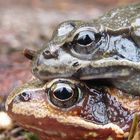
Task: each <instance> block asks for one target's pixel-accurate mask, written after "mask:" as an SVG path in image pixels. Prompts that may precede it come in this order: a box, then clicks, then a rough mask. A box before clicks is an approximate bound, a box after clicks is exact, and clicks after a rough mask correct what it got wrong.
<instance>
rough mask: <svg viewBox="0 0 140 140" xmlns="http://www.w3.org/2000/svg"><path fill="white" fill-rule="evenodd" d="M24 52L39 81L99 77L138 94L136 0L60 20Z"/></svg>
mask: <svg viewBox="0 0 140 140" xmlns="http://www.w3.org/2000/svg"><path fill="white" fill-rule="evenodd" d="M24 55H25V56H26V57H27V58H29V59H30V60H31V62H32V73H33V75H34V76H35V77H37V78H38V79H40V80H42V81H47V80H49V79H53V78H77V79H79V80H83V81H85V80H95V81H97V80H100V79H103V80H105V81H107V82H106V83H110V84H111V85H113V86H115V87H116V88H118V89H120V90H122V91H124V92H128V93H130V94H135V95H140V86H139V84H140V2H138V3H134V4H130V5H128V6H122V7H120V8H116V9H113V10H111V11H109V12H107V13H105V14H104V15H103V16H101V17H99V18H97V19H93V20H90V21H82V20H69V21H65V22H62V23H61V24H59V25H58V26H57V27H56V29H55V31H54V32H53V35H52V37H51V39H50V40H49V41H47V42H46V44H45V45H44V46H43V47H42V48H41V49H38V50H30V49H25V50H24Z"/></svg>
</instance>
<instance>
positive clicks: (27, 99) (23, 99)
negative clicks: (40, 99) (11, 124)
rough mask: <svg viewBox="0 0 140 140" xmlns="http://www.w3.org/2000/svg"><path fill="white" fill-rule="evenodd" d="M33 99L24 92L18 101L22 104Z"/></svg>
mask: <svg viewBox="0 0 140 140" xmlns="http://www.w3.org/2000/svg"><path fill="white" fill-rule="evenodd" d="M30 99H31V95H30V93H29V92H22V93H21V94H19V95H18V100H20V101H22V102H27V101H29V100H30Z"/></svg>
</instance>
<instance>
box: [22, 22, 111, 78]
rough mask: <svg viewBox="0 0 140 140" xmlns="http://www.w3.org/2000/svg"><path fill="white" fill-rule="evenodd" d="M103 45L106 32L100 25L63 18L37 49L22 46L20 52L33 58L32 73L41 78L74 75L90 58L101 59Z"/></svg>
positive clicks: (89, 61)
mask: <svg viewBox="0 0 140 140" xmlns="http://www.w3.org/2000/svg"><path fill="white" fill-rule="evenodd" d="M107 47H108V35H107V34H106V33H105V32H102V28H101V26H100V25H98V24H96V23H94V26H93V23H88V22H82V21H67V22H64V23H61V24H60V25H59V26H58V27H57V28H56V30H55V31H54V33H53V35H52V38H51V40H50V41H49V42H48V43H47V44H46V45H45V46H44V47H43V48H42V49H41V50H39V51H37V52H34V53H33V52H32V51H29V50H27V49H26V50H25V51H24V54H25V56H26V57H28V58H29V59H32V61H33V67H32V71H33V74H34V75H35V76H36V77H38V78H39V79H41V80H48V79H52V78H57V77H62V78H65V77H75V76H76V75H77V73H79V74H80V72H79V71H80V70H81V69H82V68H85V67H86V66H89V65H90V64H91V61H92V60H99V59H102V58H103V55H104V53H105V50H106V49H107ZM83 71H85V70H82V72H83ZM82 72H81V74H82ZM81 76H82V75H81Z"/></svg>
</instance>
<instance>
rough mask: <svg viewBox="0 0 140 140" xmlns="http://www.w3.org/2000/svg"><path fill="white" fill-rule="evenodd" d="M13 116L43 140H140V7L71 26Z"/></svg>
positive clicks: (18, 92)
mask: <svg viewBox="0 0 140 140" xmlns="http://www.w3.org/2000/svg"><path fill="white" fill-rule="evenodd" d="M24 54H25V56H26V57H27V58H29V59H30V60H32V64H33V65H32V71H33V74H34V75H35V77H36V78H34V79H33V80H31V81H29V82H28V83H26V84H24V85H23V86H21V87H18V88H16V89H15V90H14V91H13V92H12V93H11V94H10V95H9V97H8V99H7V102H6V108H7V111H8V113H9V115H10V116H11V117H12V118H13V119H14V120H16V121H17V122H18V123H19V124H20V125H21V126H23V127H24V128H26V129H28V130H32V131H34V132H36V133H37V134H39V135H40V138H41V139H42V140H125V139H129V140H131V139H133V140H138V139H140V137H139V135H140V129H139V127H140V124H139V122H140V3H137V4H132V5H129V6H125V7H121V8H117V9H114V10H111V11H110V12H108V13H106V14H105V15H103V16H102V17H100V18H98V19H95V20H93V21H90V22H84V21H66V22H63V23H62V24H60V25H59V26H58V27H57V29H56V30H55V32H54V33H53V36H52V39H51V40H50V41H49V42H48V43H47V44H46V45H45V46H44V47H43V48H42V49H40V50H38V51H32V50H28V49H26V50H25V51H24Z"/></svg>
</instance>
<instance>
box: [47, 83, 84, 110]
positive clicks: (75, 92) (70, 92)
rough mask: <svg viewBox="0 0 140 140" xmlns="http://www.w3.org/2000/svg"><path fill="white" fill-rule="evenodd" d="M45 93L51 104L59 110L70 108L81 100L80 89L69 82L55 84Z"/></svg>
mask: <svg viewBox="0 0 140 140" xmlns="http://www.w3.org/2000/svg"><path fill="white" fill-rule="evenodd" d="M47 92H48V97H49V100H50V101H51V102H52V104H54V105H55V106H57V107H60V108H68V107H71V106H73V105H75V104H76V103H77V102H79V100H80V99H81V98H82V93H81V90H80V88H78V87H76V86H75V85H74V84H72V83H70V82H64V81H60V82H56V83H54V84H53V85H52V86H51V87H50V89H49V90H48V91H47Z"/></svg>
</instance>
